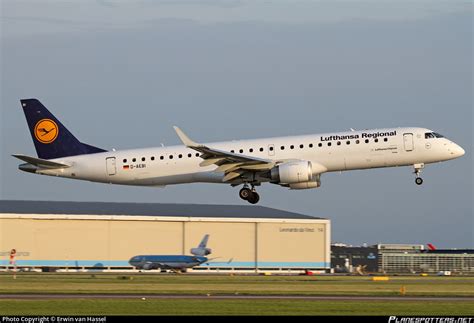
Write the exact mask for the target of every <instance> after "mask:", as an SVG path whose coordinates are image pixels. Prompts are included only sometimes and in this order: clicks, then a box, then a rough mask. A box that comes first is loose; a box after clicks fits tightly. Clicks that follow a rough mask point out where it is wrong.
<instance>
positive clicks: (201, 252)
mask: <svg viewBox="0 0 474 323" xmlns="http://www.w3.org/2000/svg"><path fill="white" fill-rule="evenodd" d="M211 252H212V250H211V249H210V248H192V249H191V254H193V255H195V256H201V257H203V256H207V255H210V254H211Z"/></svg>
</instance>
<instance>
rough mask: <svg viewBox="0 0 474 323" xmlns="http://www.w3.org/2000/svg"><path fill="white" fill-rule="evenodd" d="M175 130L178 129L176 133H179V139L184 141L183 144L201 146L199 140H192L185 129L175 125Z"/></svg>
mask: <svg viewBox="0 0 474 323" xmlns="http://www.w3.org/2000/svg"><path fill="white" fill-rule="evenodd" d="M173 128H174V131H176V134H177V135H178V137H179V139H181V141H182V142H183V144H184V145H185V146H187V147H199V146H201V145H200V144H198V143H197V142H194V141H192V140H191V139H190V138H189V137H188V136H187V135H186V134H185V133H184V132H183V130H181V129H179V128H178V127H176V126H173Z"/></svg>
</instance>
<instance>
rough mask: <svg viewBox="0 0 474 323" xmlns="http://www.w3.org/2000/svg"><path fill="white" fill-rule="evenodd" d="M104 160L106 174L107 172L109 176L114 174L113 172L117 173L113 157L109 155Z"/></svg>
mask: <svg viewBox="0 0 474 323" xmlns="http://www.w3.org/2000/svg"><path fill="white" fill-rule="evenodd" d="M105 161H106V165H107V174H109V176H112V175H115V173H117V168H116V166H115V157H109V158H107V159H106V160H105Z"/></svg>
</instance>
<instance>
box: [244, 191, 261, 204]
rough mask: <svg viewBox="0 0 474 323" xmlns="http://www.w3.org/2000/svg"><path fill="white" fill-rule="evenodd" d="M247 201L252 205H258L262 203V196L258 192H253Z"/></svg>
mask: <svg viewBox="0 0 474 323" xmlns="http://www.w3.org/2000/svg"><path fill="white" fill-rule="evenodd" d="M247 201H248V202H249V203H250V204H257V203H258V201H260V195H258V193H257V192H252V194H251V195H250V196H249V197H248V199H247Z"/></svg>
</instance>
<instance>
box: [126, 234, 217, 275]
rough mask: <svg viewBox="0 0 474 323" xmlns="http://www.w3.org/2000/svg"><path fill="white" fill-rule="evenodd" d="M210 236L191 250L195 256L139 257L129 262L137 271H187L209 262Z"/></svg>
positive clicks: (206, 236)
mask: <svg viewBox="0 0 474 323" xmlns="http://www.w3.org/2000/svg"><path fill="white" fill-rule="evenodd" d="M208 240H209V235H208V234H206V235H205V236H204V238H203V239H202V241H201V243H200V244H199V246H198V247H197V248H192V249H191V254H193V256H183V255H139V256H134V257H132V258H131V259H130V260H129V262H128V263H129V264H130V265H132V266H133V267H135V268H137V269H144V270H151V269H171V270H175V271H186V269H187V268H193V267H196V266H199V265H200V264H203V263H205V262H207V261H208V260H209V259H208V258H206V257H205V256H207V255H210V254H211V251H212V250H211V249H209V248H207V247H206V245H207V241H208Z"/></svg>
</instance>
